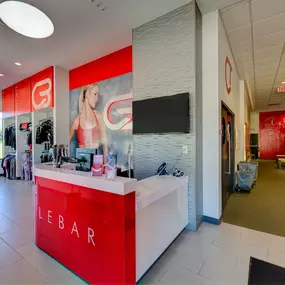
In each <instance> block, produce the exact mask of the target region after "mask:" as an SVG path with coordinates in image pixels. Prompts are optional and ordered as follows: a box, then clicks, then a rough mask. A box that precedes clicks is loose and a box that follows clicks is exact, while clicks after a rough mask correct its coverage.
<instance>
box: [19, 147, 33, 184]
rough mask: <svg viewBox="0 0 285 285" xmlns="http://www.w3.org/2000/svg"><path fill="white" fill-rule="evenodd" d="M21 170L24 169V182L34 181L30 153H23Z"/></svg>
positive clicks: (22, 177)
mask: <svg viewBox="0 0 285 285" xmlns="http://www.w3.org/2000/svg"><path fill="white" fill-rule="evenodd" d="M21 159H22V162H21V169H22V175H21V179H22V180H26V181H28V180H32V164H33V162H32V153H31V152H29V151H26V152H24V153H22V155H21Z"/></svg>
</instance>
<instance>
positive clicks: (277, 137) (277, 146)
mask: <svg viewBox="0 0 285 285" xmlns="http://www.w3.org/2000/svg"><path fill="white" fill-rule="evenodd" d="M259 131H260V158H274V159H275V158H276V155H278V154H284V153H285V112H284V111H276V112H264V113H260V114H259Z"/></svg>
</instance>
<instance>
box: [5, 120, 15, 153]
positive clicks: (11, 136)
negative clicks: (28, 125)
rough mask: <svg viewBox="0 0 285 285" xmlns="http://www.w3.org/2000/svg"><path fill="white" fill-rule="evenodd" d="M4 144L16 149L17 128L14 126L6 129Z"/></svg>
mask: <svg viewBox="0 0 285 285" xmlns="http://www.w3.org/2000/svg"><path fill="white" fill-rule="evenodd" d="M4 144H5V146H10V147H12V148H14V149H16V128H15V125H14V124H13V125H10V126H7V127H6V128H5V131H4Z"/></svg>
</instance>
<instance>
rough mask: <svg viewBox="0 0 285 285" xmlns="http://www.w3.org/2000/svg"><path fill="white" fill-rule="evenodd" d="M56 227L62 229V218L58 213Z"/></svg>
mask: <svg viewBox="0 0 285 285" xmlns="http://www.w3.org/2000/svg"><path fill="white" fill-rule="evenodd" d="M58 227H59V228H60V229H61V230H63V229H64V218H63V216H61V215H59V216H58Z"/></svg>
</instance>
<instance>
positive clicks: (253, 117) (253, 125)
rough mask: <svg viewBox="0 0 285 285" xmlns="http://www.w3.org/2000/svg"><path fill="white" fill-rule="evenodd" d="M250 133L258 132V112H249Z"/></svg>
mask: <svg viewBox="0 0 285 285" xmlns="http://www.w3.org/2000/svg"><path fill="white" fill-rule="evenodd" d="M250 133H251V134H259V113H258V112H251V113H250Z"/></svg>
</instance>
